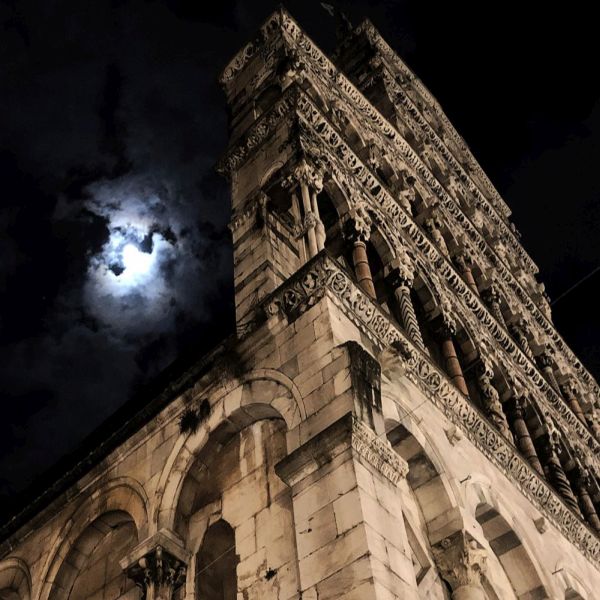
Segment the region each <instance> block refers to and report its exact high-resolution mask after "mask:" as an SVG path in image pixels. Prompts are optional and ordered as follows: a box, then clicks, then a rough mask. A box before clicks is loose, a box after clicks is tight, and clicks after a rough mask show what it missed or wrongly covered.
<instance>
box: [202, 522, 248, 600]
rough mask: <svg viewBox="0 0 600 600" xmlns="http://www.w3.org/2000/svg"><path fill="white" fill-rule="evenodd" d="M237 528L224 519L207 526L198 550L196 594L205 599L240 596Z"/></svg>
mask: <svg viewBox="0 0 600 600" xmlns="http://www.w3.org/2000/svg"><path fill="white" fill-rule="evenodd" d="M238 561H239V558H238V556H237V555H236V553H235V530H234V529H233V527H231V525H230V524H229V523H228V522H227V521H225V520H224V519H219V520H217V521H215V522H214V523H213V524H212V525H210V527H208V529H207V530H206V532H205V534H204V537H203V539H202V543H201V545H200V549H199V551H198V553H197V554H196V569H195V582H194V588H195V595H197V597H198V598H202V599H203V600H235V598H236V597H237V581H236V565H237V563H238Z"/></svg>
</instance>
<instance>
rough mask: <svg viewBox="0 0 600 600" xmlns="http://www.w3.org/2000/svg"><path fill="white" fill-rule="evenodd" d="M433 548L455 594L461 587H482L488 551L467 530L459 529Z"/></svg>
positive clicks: (438, 566)
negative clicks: (470, 536)
mask: <svg viewBox="0 0 600 600" xmlns="http://www.w3.org/2000/svg"><path fill="white" fill-rule="evenodd" d="M432 550H433V557H434V559H435V562H436V565H437V568H438V569H439V570H440V573H441V575H442V577H443V578H444V579H445V580H446V581H447V582H448V583H449V584H450V587H451V588H452V592H453V595H454V593H455V592H456V591H457V590H458V589H460V588H465V587H467V588H475V589H481V577H482V575H483V574H484V573H485V571H486V569H487V553H486V551H485V550H484V549H483V548H482V547H481V546H480V545H479V544H478V543H477V542H476V541H475V540H474V539H471V538H469V536H468V534H467V533H466V532H464V531H459V532H457V533H455V534H453V535H452V536H450V537H447V538H445V539H443V540H442V541H441V542H439V543H438V544H436V545H435V546H433V548H432ZM474 597H475V596H474ZM482 597H483V596H482Z"/></svg>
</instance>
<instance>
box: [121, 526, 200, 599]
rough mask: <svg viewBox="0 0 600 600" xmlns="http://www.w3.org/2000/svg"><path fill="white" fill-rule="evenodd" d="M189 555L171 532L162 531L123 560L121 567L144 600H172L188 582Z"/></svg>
mask: <svg viewBox="0 0 600 600" xmlns="http://www.w3.org/2000/svg"><path fill="white" fill-rule="evenodd" d="M188 559H189V556H188V552H187V551H186V550H185V549H184V548H183V547H182V544H181V542H180V541H179V540H178V539H177V538H176V537H175V536H174V535H173V534H172V533H170V532H168V531H166V530H161V531H159V532H158V533H157V534H155V535H154V536H152V537H151V538H149V539H147V540H145V541H144V542H142V543H141V544H139V545H138V546H137V547H136V548H134V550H133V551H132V552H131V554H130V555H129V556H127V557H126V558H124V559H123V560H121V563H120V564H121V568H122V569H123V571H125V573H126V574H127V577H129V578H130V579H132V580H133V581H134V582H135V584H136V585H137V586H138V587H139V588H140V589H141V591H142V599H143V600H171V599H172V597H173V592H175V591H176V590H177V589H178V588H179V587H180V586H181V585H182V584H183V583H184V582H185V576H186V569H187V567H186V564H187V562H188Z"/></svg>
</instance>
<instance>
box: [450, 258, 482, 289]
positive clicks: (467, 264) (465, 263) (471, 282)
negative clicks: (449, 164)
mask: <svg viewBox="0 0 600 600" xmlns="http://www.w3.org/2000/svg"><path fill="white" fill-rule="evenodd" d="M454 262H455V263H456V266H457V267H458V270H459V271H460V274H461V275H462V278H463V279H464V280H465V283H466V284H467V285H468V286H469V288H470V289H471V291H473V292H474V293H475V294H477V295H479V289H478V288H477V282H476V281H475V277H473V268H472V267H473V262H472V260H471V257H470V256H469V255H468V254H467V253H466V252H465V251H463V252H460V253H459V254H457V255H456V256H455V257H454Z"/></svg>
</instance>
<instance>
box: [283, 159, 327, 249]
mask: <svg viewBox="0 0 600 600" xmlns="http://www.w3.org/2000/svg"><path fill="white" fill-rule="evenodd" d="M293 184H297V185H298V186H299V188H300V197H301V199H302V212H303V214H304V219H303V222H302V231H303V232H304V233H305V235H306V240H307V245H308V258H309V259H310V258H312V257H313V256H315V255H316V254H317V253H318V252H319V251H320V250H322V249H323V247H324V244H325V237H324V232H325V229H324V227H323V223H322V222H321V219H320V218H319V214H318V207H317V201H316V193H318V192H319V191H320V190H321V189H322V187H323V181H322V177H321V174H320V173H319V172H318V170H317V169H316V168H315V167H314V166H312V165H309V164H308V163H307V162H306V161H305V160H302V161H300V163H299V164H298V165H297V166H296V168H295V169H294V171H293V173H292V175H291V176H290V178H289V179H288V181H287V185H293ZM319 240H320V243H319Z"/></svg>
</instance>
